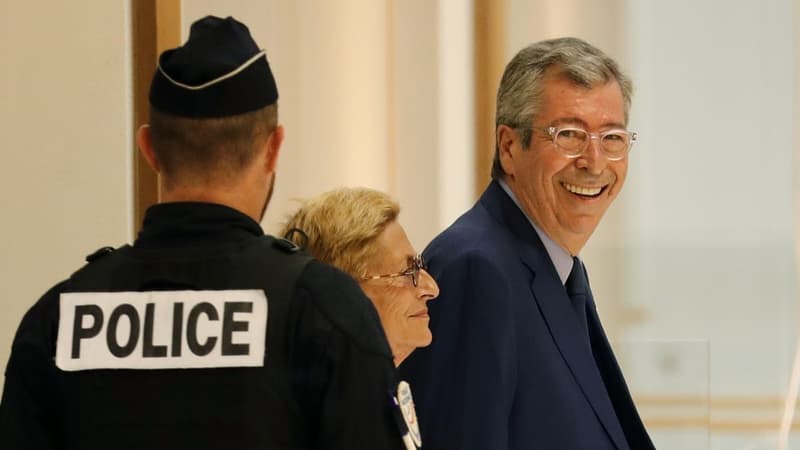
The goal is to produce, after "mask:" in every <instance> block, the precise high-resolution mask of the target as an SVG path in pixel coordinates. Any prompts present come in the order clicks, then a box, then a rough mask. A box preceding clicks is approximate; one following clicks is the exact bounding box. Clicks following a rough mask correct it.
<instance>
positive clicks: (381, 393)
mask: <svg viewBox="0 0 800 450" xmlns="http://www.w3.org/2000/svg"><path fill="white" fill-rule="evenodd" d="M203 20H206V21H209V20H210V21H212V22H213V23H214V24H216V23H218V22H217V21H221V19H216V18H207V19H203ZM231 20H232V19H230V18H229V19H227V21H228V24H230V21H231ZM233 25H234V26H241V27H244V26H243V25H241V24H238V22H234V23H233ZM236 29H237V30H239V31H241V28H236ZM244 30H245V31H246V28H244ZM194 32H195V31H194V27H193V31H192V33H194ZM248 37H249V35H248ZM191 40H192V37H191V36H190V41H191ZM265 61H266V59H265ZM162 63H163V60H162ZM267 67H268V66H267ZM267 71H268V68H267ZM252 75H253V74H252V73H250V74H249V75H247V76H252ZM158 76H159V75H158V74H157V77H158ZM270 77H271V75H270ZM162 81H163V80H162ZM154 84H155V81H154ZM152 95H153V94H152V91H151V101H152ZM273 101H274V100H273ZM87 259H88V260H89V262H88V264H87V265H86V266H84V267H83V268H82V269H81V270H79V271H78V272H76V273H75V274H73V276H72V277H70V278H69V279H68V280H66V281H64V282H62V283H60V284H58V285H56V286H55V287H53V288H52V289H51V290H50V291H49V292H47V293H46V294H45V295H44V296H43V297H42V298H41V299H40V300H39V301H38V302H37V303H36V304H35V305H34V306H33V307H32V308H31V309H30V310H29V311H28V313H27V314H26V315H25V317H24V319H23V321H22V323H21V325H20V327H19V329H18V331H17V334H16V337H15V340H14V344H13V348H12V353H11V357H10V359H9V362H8V365H7V368H6V379H5V388H4V391H3V397H2V402H0V449H3V450H5V449H9V450H11V449H14V450H21V449H27V448H36V449H85V450H93V449H98V450H99V449H103V450H105V449H311V448H314V449H376V450H377V449H401V448H404V447H403V444H402V441H401V438H400V433H401V432H400V431H399V428H402V426H403V425H402V420H400V421H398V411H397V408H396V407H395V404H394V403H393V401H394V398H393V395H394V394H395V390H396V388H397V383H398V381H399V380H398V379H397V378H396V371H395V368H394V363H393V360H392V355H391V352H390V349H389V345H388V342H387V341H386V337H385V335H384V333H383V330H382V328H381V327H380V322H379V319H378V315H377V313H376V311H375V309H374V308H373V307H372V304H371V303H370V301H369V299H367V298H366V297H365V296H364V294H363V293H362V292H361V290H360V289H359V287H358V285H357V284H356V283H355V281H354V280H353V279H352V278H350V277H349V276H347V275H345V274H344V273H342V272H340V271H338V270H337V269H334V268H332V267H330V266H327V265H324V264H322V263H320V262H317V261H315V260H312V259H311V258H310V257H308V256H306V255H305V254H304V253H303V252H301V251H297V248H296V247H294V246H293V244H291V243H289V242H288V241H283V240H279V239H275V238H273V237H270V236H266V235H264V234H263V231H262V230H261V228H260V226H259V225H258V223H256V222H255V221H254V220H253V219H251V218H250V217H248V216H246V215H244V214H242V213H241V212H239V211H236V210H234V209H231V208H229V207H227V206H223V205H217V204H209V203H166V204H161V205H156V206H153V207H151V208H150V209H149V210H148V211H147V214H146V217H145V221H144V226H143V228H142V231H141V233H140V234H139V236H138V238H137V240H136V241H135V242H134V244H133V246H124V247H121V248H120V249H117V250H115V251H112V250H111V249H105V250H101V251H99V252H97V253H95V254H93V255H90V257H89V258H87ZM226 290H238V291H244V292H259V293H261V292H263V294H264V295H265V296H266V305H267V308H268V309H267V310H268V314H267V315H266V326H265V325H264V323H256V322H254V321H250V322H248V321H247V319H246V318H247V317H251V316H250V315H248V314H247V313H249V312H251V311H250V310H244V309H239V310H237V311H238V312H237V311H235V312H232V313H230V314H228V311H227V307H228V305H229V304H233V302H227V301H226V297H225V295H227V294H223V293H225V292H227V291H226ZM142 292H145V293H147V294H146V295H151V294H153V295H155V294H165V293H166V294H167V295H173V293H177V294H174V295H180V296H182V297H180V298H189V299H191V297H192V296H193V295H200V293H210V295H211V296H217V297H219V298H218V299H217V300H219V302H218V303H215V304H212V303H208V302H202V303H197V304H195V309H196V311H195V309H192V311H191V312H188V316H187V312H186V311H183V309H182V308H183V303H180V302H176V303H175V309H174V312H175V314H174V317H173V320H174V322H167V323H164V321H163V320H162V321H161V322H159V320H161V319H159V316H157V315H151V314H150V313H151V312H153V311H152V310H151V309H150V308H151V307H152V308H159V307H160V306H158V305H157V304H149V303H148V306H147V308H148V309H147V311H146V313H144V314H142V312H141V311H143V310H137V309H136V307H134V306H132V305H131V304H128V303H124V302H122V303H119V302H118V303H119V305H118V307H117V308H116V309H114V312H113V313H112V314H111V317H110V316H109V315H108V314H107V312H108V311H106V313H105V314H104V313H103V312H102V307H103V306H104V305H106V306H107V305H108V303H105V304H104V303H103V302H104V301H106V302H108V301H111V300H109V298H110V296H111V295H112V294H120V293H122V294H127V293H133V294H134V295H138V294H141V293H142ZM92 293H100V294H99V295H100V297H98V298H97V299H95V300H91V301H88V302H89V303H90V304H88V305H84V304H81V305H78V306H75V307H74V311H72V310H70V308H71V307H70V306H69V305H70V304H69V303H68V302H67V301H66V298H67V297H68V296H70V295H77V296H78V297H80V299H85V298H88V297H87V296H88V295H91V294H92ZM217 293H219V294H217ZM107 297H108V298H107ZM92 298H94V297H92ZM114 298H116V297H114ZM159 298H161V297H159ZM81 301H84V300H81ZM113 301H117V300H113ZM223 304H224V305H225V306H224V308H225V311H224V312H223V311H222V310H220V308H221V307H217V306H214V305H223ZM241 304H242V303H241V302H239V303H237V305H239V306H241ZM65 305H66V306H65ZM187 305H188V304H187ZM198 305H200V306H198ZM79 308H83V309H79ZM179 308H181V309H179ZM187 308H188V306H187ZM65 311H68V312H69V311H71V312H70V314H71V313H72V312H74V313H75V314H76V315H75V319H74V320H72V321H69V320H67V319H65V318H64V317H67V316H66V315H65V314H66V312H65ZM77 311H83V312H88V313H87V314H86V317H84V316H81V315H80V314H79V313H78V312H77ZM117 313H119V314H117ZM115 314H117V315H116V316H114V315H115ZM123 316H124V317H123ZM70 317H71V316H70ZM114 317H116V318H114ZM121 317H123V318H121ZM185 317H189V318H188V319H185ZM112 322H113V323H114V326H112V325H111V324H112ZM122 322H124V323H127V324H128V325H127V327H125V326H120V325H119V324H120V323H122ZM101 324H102V326H103V327H104V328H102V330H104V331H102V332H101V331H100V330H101ZM200 324H211V325H218V324H223V325H221V332H220V333H221V335H213V336H212V335H211V334H209V333H210V332H209V331H208V330H209V329H212V328H213V327H211V328H208V329H205V330H201V329H200V328H201V326H200ZM264 326H265V337H264V338H263V342H265V346H264V350H263V354H262V353H258V354H257V355H255V359H256V360H257V364H256V365H252V364H251V365H250V366H246V367H245V366H235V365H234V366H225V367H218V366H214V365H213V362H214V361H218V360H223V359H224V357H225V352H226V349H227V351H228V352H229V354H236V355H240V354H247V352H249V351H251V350H252V349H251V348H250V347H248V346H246V345H244V344H242V343H241V342H239V341H238V340H240V339H241V336H249V335H250V333H251V332H253V331H254V330H256V329H263V328H264ZM259 327H261V328H259ZM65 330H66V331H65ZM70 330H71V331H70ZM105 330H109V331H105ZM140 330H144V331H141V332H140ZM165 330H166V331H165ZM170 330H171V331H172V338H170V337H169V336H170V334H169V332H170ZM176 330H177V331H176ZM217 330H218V331H219V329H217ZM62 332H69V333H71V334H66V335H62V334H61V333H62ZM159 333H161V334H159ZM164 333H167V334H164ZM64 336H67V338H65V337H64ZM120 336H122V337H120ZM165 336H166V337H165ZM70 341H71V342H70ZM89 341H97V342H99V343H100V344H102V345H106V346H107V349H111V350H110V351H111V352H112V353H113V354H114V355H116V356H115V358H111V360H112V363H114V361H125V359H126V357H131V356H137V357H140V360H142V361H144V364H145V367H142V368H132V367H128V366H125V365H124V364H123V366H119V367H122V368H114V369H111V368H103V367H101V366H97V367H100V368H92V366H91V364H94V363H93V362H91V358H93V357H95V356H96V354H93V353H92V351H90V350H89V347H87V346H86V345H88V342H89ZM184 341H190V342H189V343H188V344H187V343H186V342H184ZM62 345H67V347H64V348H68V349H69V348H70V345H71V353H70V352H69V351H67V353H66V354H63V353H62V352H61V350H60V349H61V348H62V347H61V346H62ZM220 348H221V350H220ZM214 351H216V352H218V353H219V352H222V353H221V355H222V356H220V354H217V356H216V357H214V358H216V359H214V358H211V356H212V355H213V352H214ZM237 352H238V353H237ZM62 357H63V358H66V360H70V358H72V360H74V361H79V362H80V361H83V360H84V359H86V360H87V361H89V363H88V364H89V365H88V366H85V367H84V368H77V369H74V368H73V369H64V367H65V366H63V365H60V364H61V363H60V362H59V361H61V358H62ZM87 358H88V359H87ZM169 358H173V360H172V361H190V360H191V361H200V362H203V361H205V360H206V359H208V360H209V361H212V363H211V366H210V367H200V368H198V367H186V368H178V367H171V366H169V365H167V366H164V367H162V368H154V367H153V365H154V364H156V362H157V361H158V360H162V361H164V360H167V359H169ZM191 358H194V359H193V360H192V359H191ZM209 358H210V359H209ZM86 367H88V368H86ZM104 367H109V366H104ZM115 367H116V366H115Z"/></svg>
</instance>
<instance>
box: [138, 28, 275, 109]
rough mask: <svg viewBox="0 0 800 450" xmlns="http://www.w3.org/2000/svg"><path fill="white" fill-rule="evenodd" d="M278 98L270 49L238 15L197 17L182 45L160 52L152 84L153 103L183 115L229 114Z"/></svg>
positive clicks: (269, 103) (265, 104)
mask: <svg viewBox="0 0 800 450" xmlns="http://www.w3.org/2000/svg"><path fill="white" fill-rule="evenodd" d="M277 100H278V88H277V86H276V85H275V78H274V77H273V76H272V71H271V70H270V68H269V62H268V61H267V55H266V52H265V51H264V50H261V49H259V48H258V45H256V43H255V41H253V38H252V37H251V36H250V30H248V28H247V26H246V25H244V24H243V23H241V22H239V21H237V20H236V19H234V18H233V17H228V18H225V19H222V18H219V17H214V16H207V17H204V18H202V19H200V20H198V21H196V22H194V23H193V24H192V27H191V30H190V31H189V39H188V40H187V41H186V43H185V44H184V45H183V46H182V47H178V48H174V49H171V50H166V51H164V52H163V53H162V54H161V56H160V57H159V59H158V67H157V68H156V72H155V75H154V76H153V82H152V84H151V85H150V104H151V105H152V106H153V107H154V108H156V109H157V110H159V111H161V112H164V113H167V114H172V115H176V116H181V117H194V118H211V117H228V116H233V115H237V114H243V113H246V112H250V111H255V110H257V109H260V108H263V107H265V106H267V105H271V104H273V103H275V102H276V101H277Z"/></svg>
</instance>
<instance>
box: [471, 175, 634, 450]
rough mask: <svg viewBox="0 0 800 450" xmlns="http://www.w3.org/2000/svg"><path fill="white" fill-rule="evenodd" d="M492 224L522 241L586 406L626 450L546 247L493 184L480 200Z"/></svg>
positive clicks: (536, 290) (543, 307) (535, 287)
mask: <svg viewBox="0 0 800 450" xmlns="http://www.w3.org/2000/svg"><path fill="white" fill-rule="evenodd" d="M480 202H481V204H482V205H483V206H484V207H485V208H486V209H487V210H488V212H489V214H490V215H492V216H493V217H494V218H495V220H497V221H499V222H500V223H502V224H503V225H505V226H506V227H507V228H508V230H509V231H510V232H511V233H512V234H514V236H515V237H516V238H517V239H518V240H519V241H521V242H520V244H521V245H519V246H518V248H519V256H520V259H521V260H522V262H523V263H524V264H525V266H526V267H527V268H528V269H529V270H530V271H531V274H532V282H531V290H532V292H533V296H534V298H535V299H536V302H537V304H538V306H539V310H540V311H541V313H542V316H543V317H544V319H545V321H546V322H547V326H548V328H549V330H550V334H551V335H552V336H553V340H554V341H555V343H556V346H557V347H558V350H559V353H561V357H562V358H564V361H565V362H566V363H567V365H568V366H569V368H570V371H571V372H572V374H573V376H574V377H575V381H576V382H577V384H578V385H579V386H580V388H581V391H582V392H583V393H584V395H585V397H586V399H587V400H588V401H589V404H590V405H591V406H592V409H593V410H594V412H595V415H596V416H597V417H598V419H599V420H600V422H601V423H602V424H603V427H604V428H605V430H606V432H607V433H608V435H609V436H610V437H611V439H612V440H613V441H614V443H615V445H616V446H617V448H619V449H628V445H627V444H626V441H625V436H624V434H623V431H622V429H621V428H620V424H619V422H618V421H617V420H616V414H615V412H614V407H613V405H612V404H611V401H610V399H609V396H608V394H607V392H606V388H605V385H604V384H603V379H602V377H601V375H600V372H599V371H598V369H597V365H596V363H595V361H594V356H593V355H592V349H591V347H590V345H589V343H588V341H587V339H586V336H585V331H583V330H582V326H581V325H580V324H579V322H578V318H577V316H576V315H575V311H574V310H573V309H572V305H571V303H570V300H569V297H568V296H567V292H566V290H565V289H564V285H563V284H561V280H560V279H559V277H558V273H557V272H556V269H555V267H554V266H553V263H552V261H550V257H549V256H548V254H547V251H546V250H545V248H544V244H542V241H541V240H540V239H539V236H538V235H537V234H536V231H535V230H534V229H533V227H532V226H531V224H530V222H528V219H527V217H525V215H524V214H523V213H522V211H520V209H519V208H518V207H517V205H516V204H514V202H513V200H511V198H509V197H508V195H507V194H506V193H505V192H504V191H503V189H502V188H501V187H500V186H499V185H498V184H497V182H494V181H493V182H492V183H491V184H490V185H489V188H488V189H487V190H486V192H485V193H484V194H483V196H482V197H481V200H480Z"/></svg>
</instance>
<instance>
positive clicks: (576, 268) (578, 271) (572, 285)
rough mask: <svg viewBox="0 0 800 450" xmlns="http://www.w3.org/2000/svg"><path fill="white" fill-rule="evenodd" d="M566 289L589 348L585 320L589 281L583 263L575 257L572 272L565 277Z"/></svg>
mask: <svg viewBox="0 0 800 450" xmlns="http://www.w3.org/2000/svg"><path fill="white" fill-rule="evenodd" d="M564 286H565V287H566V288H567V295H568V296H569V299H570V301H571V302H572V307H573V308H574V309H575V314H576V315H577V317H578V323H580V326H581V331H582V333H583V335H584V336H585V337H586V343H587V344H589V348H591V340H590V339H589V324H588V321H587V318H586V302H587V297H588V295H589V280H588V279H587V277H586V272H585V271H584V270H583V263H581V260H580V259H578V257H577V256H573V257H572V271H571V272H570V273H569V277H567V282H566V284H565V285H564Z"/></svg>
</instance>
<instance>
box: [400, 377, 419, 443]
mask: <svg viewBox="0 0 800 450" xmlns="http://www.w3.org/2000/svg"><path fill="white" fill-rule="evenodd" d="M397 402H398V403H399V405H398V406H400V412H401V413H403V419H404V420H405V422H406V426H408V434H409V435H410V436H411V440H412V441H414V445H416V446H417V448H419V447H422V436H421V435H420V433H419V422H417V410H416V409H415V408H414V398H413V397H411V386H409V384H408V383H407V382H405V381H401V382H400V384H398V385H397Z"/></svg>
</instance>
